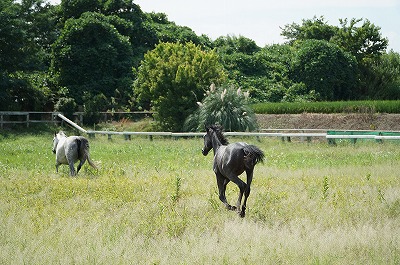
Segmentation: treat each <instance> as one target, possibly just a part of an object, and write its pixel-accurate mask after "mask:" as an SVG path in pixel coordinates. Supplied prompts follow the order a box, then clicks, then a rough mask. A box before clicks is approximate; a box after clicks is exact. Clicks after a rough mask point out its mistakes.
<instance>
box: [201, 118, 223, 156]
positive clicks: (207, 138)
mask: <svg viewBox="0 0 400 265" xmlns="http://www.w3.org/2000/svg"><path fill="white" fill-rule="evenodd" d="M213 137H216V139H217V140H218V142H219V144H220V145H227V144H229V142H228V140H227V139H226V138H225V136H224V134H223V128H222V126H220V125H211V126H206V134H205V135H204V136H203V139H204V147H203V149H201V152H202V153H203V155H204V156H206V155H207V154H208V152H210V150H211V149H212V148H213V142H212V141H213V140H212V139H213Z"/></svg>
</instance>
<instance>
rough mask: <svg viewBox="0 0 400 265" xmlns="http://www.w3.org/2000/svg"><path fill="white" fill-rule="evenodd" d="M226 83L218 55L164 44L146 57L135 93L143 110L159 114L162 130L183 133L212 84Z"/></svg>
mask: <svg viewBox="0 0 400 265" xmlns="http://www.w3.org/2000/svg"><path fill="white" fill-rule="evenodd" d="M224 79H225V73H224V70H223V68H222V65H221V64H220V62H219V60H218V56H217V54H216V53H215V52H213V51H203V50H202V49H201V48H200V47H199V46H196V45H195V44H193V43H186V44H182V43H160V44H158V45H157V46H156V47H155V49H154V50H152V51H149V52H148V53H146V54H145V56H144V60H143V61H142V64H141V66H140V67H139V69H138V73H137V79H136V81H135V82H134V93H135V95H136V98H137V104H138V106H139V108H140V109H153V110H155V111H156V112H157V116H156V119H157V120H158V122H159V124H160V127H161V129H163V130H170V131H181V130H182V126H183V122H184V120H185V119H186V117H187V116H188V115H189V114H191V113H192V112H193V111H194V110H195V105H196V101H200V100H201V99H202V98H203V96H204V90H205V88H206V87H207V86H208V84H210V83H212V82H215V83H217V84H219V83H221V82H222V81H223V80H224Z"/></svg>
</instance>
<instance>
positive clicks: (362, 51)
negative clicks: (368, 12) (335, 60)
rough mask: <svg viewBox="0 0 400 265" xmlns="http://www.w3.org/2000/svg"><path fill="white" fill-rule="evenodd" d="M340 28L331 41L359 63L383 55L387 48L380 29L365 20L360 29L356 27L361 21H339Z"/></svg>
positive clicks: (385, 39) (386, 42) (386, 41)
mask: <svg viewBox="0 0 400 265" xmlns="http://www.w3.org/2000/svg"><path fill="white" fill-rule="evenodd" d="M339 21H340V25H341V28H339V30H338V31H337V33H336V34H335V36H334V38H333V39H332V41H333V42H334V43H336V44H337V45H339V46H340V47H341V48H343V49H344V50H345V51H348V52H350V53H351V54H352V55H354V56H355V57H356V58H357V60H358V61H359V62H360V63H361V62H362V60H363V58H368V57H374V56H377V55H381V54H383V53H384V52H385V51H386V49H387V46H388V40H387V38H383V37H382V34H381V32H380V30H381V28H380V27H377V26H375V25H374V24H372V23H371V22H370V21H369V20H368V19H366V20H365V21H364V22H363V24H362V26H361V27H356V25H357V24H358V23H359V22H361V21H363V20H362V19H355V18H353V19H351V20H350V21H348V20H347V19H340V20H339Z"/></svg>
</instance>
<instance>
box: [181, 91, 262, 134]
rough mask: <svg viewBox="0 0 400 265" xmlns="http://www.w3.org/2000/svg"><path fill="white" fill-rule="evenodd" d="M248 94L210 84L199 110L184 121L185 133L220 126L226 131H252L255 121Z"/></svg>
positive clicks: (199, 103)
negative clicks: (209, 126)
mask: <svg viewBox="0 0 400 265" xmlns="http://www.w3.org/2000/svg"><path fill="white" fill-rule="evenodd" d="M248 98H249V92H242V90H241V89H240V88H235V87H234V86H223V87H220V88H216V87H215V85H214V84H211V86H210V90H208V91H207V96H206V97H205V98H204V100H203V101H202V102H197V104H198V106H199V108H198V109H197V110H196V111H195V112H194V113H193V114H191V115H190V116H189V117H188V118H187V119H186V121H185V125H184V129H185V131H202V130H203V129H204V126H208V125H212V124H220V125H222V127H224V129H225V130H227V131H253V130H255V129H257V127H258V126H257V119H256V117H255V115H254V113H253V111H252V110H251V108H250V106H249V105H248V103H249V102H248Z"/></svg>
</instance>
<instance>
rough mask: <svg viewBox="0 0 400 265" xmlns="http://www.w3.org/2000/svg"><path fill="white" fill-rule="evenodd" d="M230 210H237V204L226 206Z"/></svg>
mask: <svg viewBox="0 0 400 265" xmlns="http://www.w3.org/2000/svg"><path fill="white" fill-rule="evenodd" d="M226 208H227V209H228V210H229V211H236V206H232V205H229V206H228V207H226Z"/></svg>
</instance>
